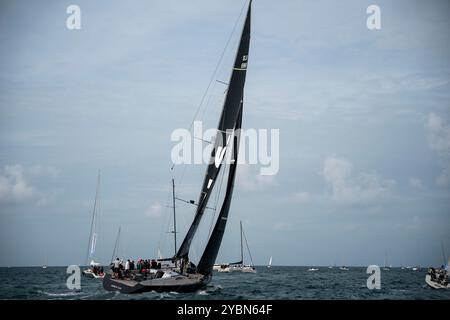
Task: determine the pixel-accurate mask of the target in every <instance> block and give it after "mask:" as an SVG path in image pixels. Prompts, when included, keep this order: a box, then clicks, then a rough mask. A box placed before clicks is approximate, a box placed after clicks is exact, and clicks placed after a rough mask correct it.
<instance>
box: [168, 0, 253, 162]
mask: <svg viewBox="0 0 450 320" xmlns="http://www.w3.org/2000/svg"><path fill="white" fill-rule="evenodd" d="M246 4H247V1H245V2H244V5H243V6H242V9H241V12H240V13H239V17H238V18H237V19H236V22H235V23H234V26H233V29H232V31H231V33H230V36H229V37H228V40H227V42H226V44H225V47H224V48H223V50H222V53H221V55H220V58H219V61H218V62H217V64H216V67H215V68H214V72H213V74H212V76H211V79H210V80H209V83H208V86H207V87H206V90H205V92H204V93H203V96H202V99H201V100H200V104H199V105H198V107H197V110H196V111H195V114H194V117H193V119H192V121H191V124H190V125H189V131H191V130H192V126H193V125H194V121H195V119H196V118H197V116H198V113H199V111H200V108H201V106H202V105H203V102H204V101H205V98H206V95H207V94H208V91H209V88H210V87H211V84H212V83H213V81H214V78H215V77H216V73H217V71H218V69H219V67H220V64H221V63H222V60H223V57H224V56H225V52H226V50H227V48H228V46H229V44H230V42H231V38H232V37H233V34H234V33H235V31H236V27H237V25H238V23H239V20H240V19H241V17H242V14H243V13H244V10H245V8H246ZM174 167H175V164H173V165H172V167H171V170H173V168H174Z"/></svg>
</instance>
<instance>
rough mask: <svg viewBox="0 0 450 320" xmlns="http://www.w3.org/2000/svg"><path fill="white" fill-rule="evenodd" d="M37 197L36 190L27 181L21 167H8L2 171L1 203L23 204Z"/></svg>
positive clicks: (0, 178) (0, 174)
mask: <svg viewBox="0 0 450 320" xmlns="http://www.w3.org/2000/svg"><path fill="white" fill-rule="evenodd" d="M35 195H36V190H35V189H34V188H33V187H32V186H31V185H30V184H29V182H28V181H27V180H26V179H25V176H24V169H23V167H22V166H21V165H18V164H17V165H7V166H4V167H3V168H2V169H0V203H21V202H25V201H29V200H31V199H32V198H33V197H34V196H35Z"/></svg>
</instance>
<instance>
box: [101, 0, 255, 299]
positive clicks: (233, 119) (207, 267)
mask: <svg viewBox="0 0 450 320" xmlns="http://www.w3.org/2000/svg"><path fill="white" fill-rule="evenodd" d="M250 17H251V0H250V2H249V5H248V9H247V15H246V18H245V22H244V26H243V30H242V34H241V38H240V43H239V48H238V49H237V53H236V57H235V62H234V66H233V70H232V73H231V79H230V82H229V85H228V90H227V93H226V97H225V101H224V104H223V108H222V113H221V116H220V120H219V124H218V127H217V133H216V139H215V142H214V148H213V149H212V152H211V160H210V162H209V163H208V167H207V169H206V174H205V177H204V180H203V185H202V189H201V192H200V196H199V199H198V202H197V204H196V212H195V215H194V220H193V222H192V224H191V226H190V228H189V230H188V232H187V234H186V236H185V238H184V240H183V242H182V244H181V246H180V247H179V249H178V251H177V252H176V254H175V255H174V256H173V257H172V258H169V259H165V260H169V261H171V262H172V263H173V266H172V267H168V268H160V269H156V270H152V272H150V273H149V274H147V275H145V276H142V275H140V274H137V273H135V274H132V276H131V277H130V278H121V279H119V277H114V276H113V274H107V275H106V276H105V278H104V279H103V287H104V288H105V289H106V290H109V291H120V292H123V293H140V292H146V291H157V292H162V291H176V292H190V291H196V290H198V289H201V288H203V287H205V286H206V285H207V284H208V282H209V281H210V280H211V276H212V273H213V272H212V271H213V266H214V263H215V261H216V257H217V254H218V252H219V248H220V244H221V242H222V238H223V235H224V232H225V227H226V224H227V219H228V213H229V210H230V205H231V198H232V194H233V188H234V180H235V176H236V169H237V157H238V152H239V139H240V136H239V133H240V129H241V124H242V114H243V99H244V85H245V78H246V73H247V63H248V53H249V46H250ZM231 152H232V154H231V156H232V161H231V163H230V164H229V167H228V177H227V180H226V191H225V195H224V199H223V202H222V205H221V207H220V211H219V214H218V217H217V220H216V222H215V225H214V228H213V230H212V232H211V235H210V237H209V239H208V241H207V244H206V247H205V249H204V251H203V254H202V256H201V258H200V261H199V262H198V264H197V265H194V264H193V263H192V262H191V261H190V260H189V251H190V248H191V244H192V240H193V238H194V235H195V234H196V232H197V230H198V227H199V224H200V222H201V220H202V217H203V215H204V211H205V209H206V208H207V205H208V201H209V198H210V196H211V193H212V191H213V189H214V186H215V182H216V180H217V179H218V177H219V173H220V171H221V169H222V170H225V168H224V160H225V159H226V158H227V157H226V156H225V155H226V154H229V153H231Z"/></svg>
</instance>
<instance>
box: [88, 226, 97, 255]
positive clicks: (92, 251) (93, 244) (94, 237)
mask: <svg viewBox="0 0 450 320" xmlns="http://www.w3.org/2000/svg"><path fill="white" fill-rule="evenodd" d="M96 244H97V233H95V232H94V233H93V234H92V241H91V250H90V251H89V255H90V256H91V257H92V256H93V255H94V253H95V245H96Z"/></svg>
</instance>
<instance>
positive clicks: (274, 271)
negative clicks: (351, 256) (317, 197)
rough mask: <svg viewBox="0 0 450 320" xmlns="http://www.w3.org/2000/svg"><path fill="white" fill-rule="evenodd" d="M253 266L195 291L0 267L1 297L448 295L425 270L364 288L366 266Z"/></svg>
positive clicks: (395, 273) (386, 276)
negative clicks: (121, 289) (74, 281)
mask: <svg viewBox="0 0 450 320" xmlns="http://www.w3.org/2000/svg"><path fill="white" fill-rule="evenodd" d="M308 268H309V267H276V266H275V267H272V268H271V269H268V268H266V267H257V268H256V269H257V273H256V274H252V273H240V272H233V273H216V272H215V273H214V276H213V278H212V280H211V282H210V283H209V285H208V286H207V287H206V288H205V289H203V290H199V291H197V292H194V293H177V292H167V293H157V292H148V293H143V294H136V295H126V294H120V293H118V292H108V291H105V290H104V289H103V287H102V282H101V279H89V278H85V277H83V276H82V277H81V289H80V290H69V289H68V288H67V286H66V281H67V278H68V277H69V276H70V275H69V274H67V273H66V268H64V267H48V268H47V269H43V268H33V267H29V268H0V280H1V283H2V286H0V299H198V300H205V299H206V300H208V299H284V300H286V299H289V300H290V299H314V300H315V299H450V290H435V289H431V288H429V287H428V286H427V285H426V284H425V275H426V269H421V270H419V271H413V270H412V269H401V268H392V269H391V270H390V271H385V270H383V269H381V289H380V290H369V289H368V288H367V284H366V283H367V278H368V277H369V274H367V273H366V268H361V267H353V268H352V267H350V270H348V271H343V270H340V269H339V268H332V269H329V268H328V267H318V268H319V271H315V272H310V271H307V270H308Z"/></svg>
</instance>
